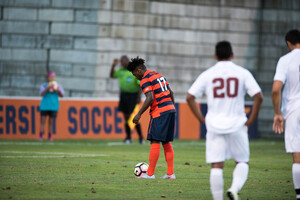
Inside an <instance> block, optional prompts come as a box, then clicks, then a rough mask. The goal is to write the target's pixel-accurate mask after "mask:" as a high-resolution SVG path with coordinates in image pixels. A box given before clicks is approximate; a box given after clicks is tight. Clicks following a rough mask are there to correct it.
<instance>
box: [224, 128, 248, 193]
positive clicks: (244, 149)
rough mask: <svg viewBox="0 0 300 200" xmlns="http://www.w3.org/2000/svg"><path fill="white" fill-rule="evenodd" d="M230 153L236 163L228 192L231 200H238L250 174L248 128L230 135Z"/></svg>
mask: <svg viewBox="0 0 300 200" xmlns="http://www.w3.org/2000/svg"><path fill="white" fill-rule="evenodd" d="M229 146H230V152H231V154H232V156H233V158H234V159H235V161H236V163H237V164H236V167H235V169H234V171H233V179H232V184H231V187H230V188H229V189H228V191H227V195H228V197H229V198H230V199H238V195H237V194H238V192H239V191H240V190H241V189H242V187H243V186H244V184H245V183H246V181H247V178H248V173H249V165H248V162H249V139H248V133H247V128H246V127H243V128H242V129H241V130H240V131H239V132H237V133H232V134H230V137H229Z"/></svg>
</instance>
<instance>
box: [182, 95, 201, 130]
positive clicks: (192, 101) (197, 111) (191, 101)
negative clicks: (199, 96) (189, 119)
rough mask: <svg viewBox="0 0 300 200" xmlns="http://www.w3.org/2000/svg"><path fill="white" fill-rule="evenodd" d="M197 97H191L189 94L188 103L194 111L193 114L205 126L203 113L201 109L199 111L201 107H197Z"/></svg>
mask: <svg viewBox="0 0 300 200" xmlns="http://www.w3.org/2000/svg"><path fill="white" fill-rule="evenodd" d="M195 99H196V98H195V96H193V95H191V94H189V93H188V95H187V96H186V101H187V103H188V105H189V107H190V109H191V110H192V112H193V114H194V115H195V117H196V118H197V119H198V120H199V121H200V122H201V123H203V124H205V118H204V116H203V115H202V113H201V108H200V109H199V107H198V106H197V103H196V101H195Z"/></svg>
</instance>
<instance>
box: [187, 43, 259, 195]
mask: <svg viewBox="0 0 300 200" xmlns="http://www.w3.org/2000/svg"><path fill="white" fill-rule="evenodd" d="M215 57H216V59H217V60H218V62H217V64H215V65H214V66H213V67H211V68H209V69H207V70H206V71H204V72H203V73H202V74H200V76H199V77H198V78H197V80H196V81H195V82H194V84H193V85H192V86H191V88H190V89H189V91H188V95H187V102H188V104H189V106H190V108H191V110H192V112H193V113H194V115H195V116H196V117H197V118H198V120H199V121H200V122H202V123H205V125H206V128H207V135H206V162H207V163H212V169H211V172H210V188H211V192H212V195H213V198H214V199H215V200H220V199H223V167H224V161H225V160H227V159H230V158H233V159H234V160H235V161H236V163H237V165H236V167H235V169H234V172H233V181H232V185H231V187H230V188H229V189H228V190H227V196H228V197H229V199H238V192H239V191H240V190H241V188H242V187H243V185H244V184H245V182H246V180H247V177H248V171H249V166H248V162H249V140H248V134H247V126H248V125H250V124H252V123H253V122H254V121H255V119H256V117H257V115H258V112H259V108H260V105H261V103H262V99H263V97H262V93H261V89H260V87H259V85H258V84H257V82H256V81H255V79H254V77H253V76H252V74H251V73H250V72H249V71H248V70H246V69H244V68H243V67H240V66H238V65H236V64H234V63H233V62H232V61H231V60H232V58H233V52H232V48H231V45H230V43H229V42H227V41H222V42H219V43H217V45H216V52H215ZM204 93H205V94H206V97H207V105H208V112H207V115H206V117H205V118H204V116H203V115H202V113H201V111H200V110H199V108H198V106H197V104H196V101H195V98H201V97H202V96H203V94H204ZM246 93H248V94H249V95H250V96H251V97H253V98H254V103H253V108H252V112H251V115H250V117H249V119H247V117H246V114H245V107H244V106H245V102H244V98H245V94H246Z"/></svg>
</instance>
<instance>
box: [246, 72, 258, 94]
mask: <svg viewBox="0 0 300 200" xmlns="http://www.w3.org/2000/svg"><path fill="white" fill-rule="evenodd" d="M245 87H246V90H247V93H248V94H249V96H251V97H253V96H254V95H256V94H257V93H259V92H261V88H260V87H259V85H258V83H257V82H256V80H255V78H254V77H253V75H252V74H251V73H250V72H249V71H247V73H246V79H245Z"/></svg>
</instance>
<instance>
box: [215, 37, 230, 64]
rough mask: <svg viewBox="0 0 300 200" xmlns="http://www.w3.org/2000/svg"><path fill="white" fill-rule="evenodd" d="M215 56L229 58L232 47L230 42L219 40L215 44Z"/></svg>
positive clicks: (222, 58) (221, 58)
mask: <svg viewBox="0 0 300 200" xmlns="http://www.w3.org/2000/svg"><path fill="white" fill-rule="evenodd" d="M215 54H216V56H217V57H218V59H220V60H224V59H229V58H230V56H231V55H232V48H231V44H230V42H227V41H221V42H218V43H217V44H216V52H215Z"/></svg>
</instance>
